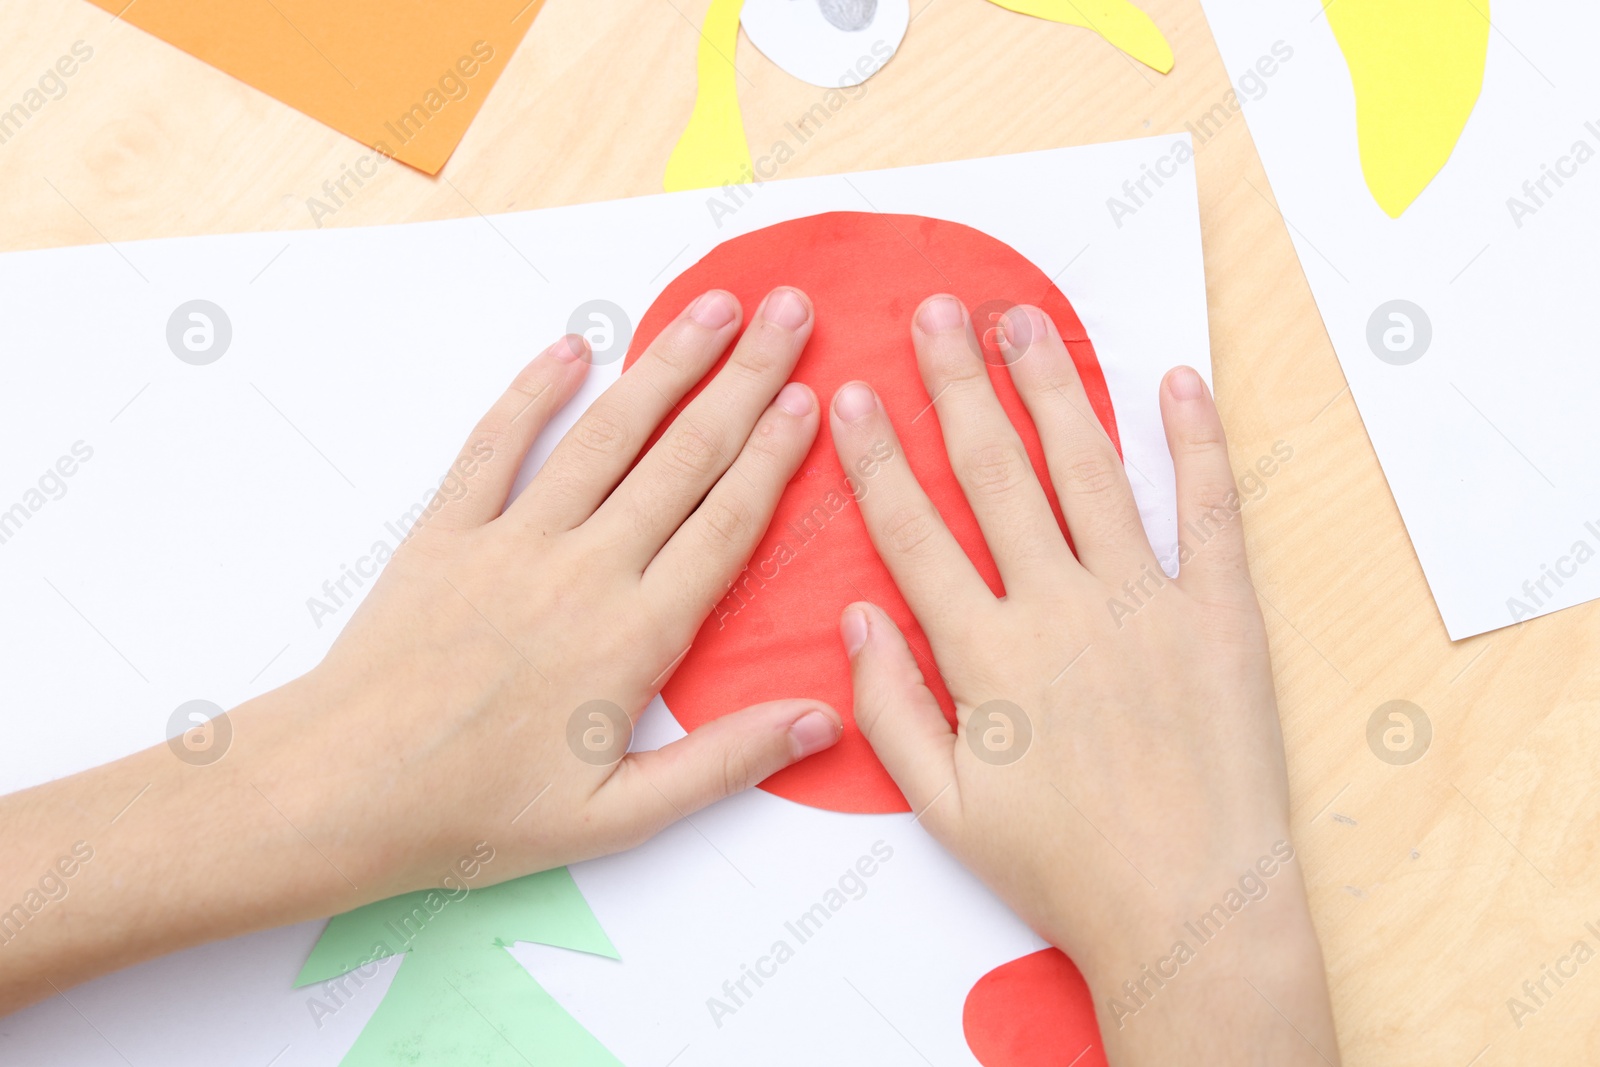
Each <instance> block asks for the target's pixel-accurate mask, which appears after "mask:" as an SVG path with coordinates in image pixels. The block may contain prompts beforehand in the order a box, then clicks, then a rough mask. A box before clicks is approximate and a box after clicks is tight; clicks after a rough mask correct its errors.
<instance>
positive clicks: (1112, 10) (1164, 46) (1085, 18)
mask: <svg viewBox="0 0 1600 1067" xmlns="http://www.w3.org/2000/svg"><path fill="white" fill-rule="evenodd" d="M990 2H991V3H994V4H998V5H1000V6H1001V7H1003V8H1005V9H1006V10H1007V11H1015V12H1017V13H1018V14H1019V15H1032V16H1033V17H1034V18H1040V19H1049V20H1050V21H1051V22H1064V23H1066V24H1067V25H1069V26H1082V27H1083V28H1084V29H1086V30H1093V31H1094V32H1095V33H1098V34H1099V35H1100V36H1102V37H1104V38H1105V39H1106V40H1108V41H1110V42H1111V43H1112V44H1113V45H1115V46H1116V47H1117V49H1119V50H1120V51H1123V52H1126V53H1127V54H1128V55H1130V56H1132V57H1133V58H1134V59H1137V60H1138V61H1139V62H1141V63H1143V64H1144V65H1145V66H1147V67H1150V68H1152V69H1154V70H1158V71H1160V72H1161V73H1162V74H1166V73H1167V72H1168V71H1170V70H1172V46H1171V45H1170V44H1168V43H1167V39H1166V37H1164V36H1162V33H1161V31H1160V30H1158V29H1156V24H1155V23H1154V22H1152V21H1150V16H1149V15H1146V14H1145V13H1144V12H1143V11H1140V10H1139V9H1138V8H1136V7H1134V6H1133V5H1132V4H1130V3H1129V2H1128V0H990ZM1397 2H1398V0H1397Z"/></svg>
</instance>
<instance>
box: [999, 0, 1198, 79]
mask: <svg viewBox="0 0 1600 1067" xmlns="http://www.w3.org/2000/svg"><path fill="white" fill-rule="evenodd" d="M990 3H993V4H998V5H999V6H1001V7H1003V8H1005V9H1006V10H1007V11H1015V12H1017V13H1018V14H1020V15H1032V16H1033V17H1034V18H1040V19H1049V20H1050V21H1051V22H1063V23H1066V24H1067V25H1069V26H1082V27H1083V28H1084V29H1087V30H1093V31H1094V32H1095V33H1098V34H1099V35H1100V36H1102V37H1104V38H1105V39H1106V40H1107V41H1110V42H1111V44H1112V45H1113V46H1115V47H1116V48H1118V49H1119V50H1121V51H1123V52H1126V53H1127V54H1128V55H1130V56H1132V57H1133V58H1134V59H1137V60H1138V61H1139V62H1141V63H1143V64H1144V65H1145V66H1147V67H1150V68H1152V69H1154V70H1158V71H1160V72H1161V73H1162V74H1166V73H1168V72H1169V71H1171V70H1172V46H1171V45H1170V44H1168V43H1167V39H1166V37H1165V36H1163V35H1162V33H1161V31H1160V30H1159V29H1157V28H1156V24H1155V23H1154V22H1152V21H1151V20H1150V16H1149V15H1146V14H1145V13H1144V12H1143V11H1140V10H1139V9H1138V8H1136V7H1134V6H1133V5H1132V4H1131V3H1129V2H1128V0H990Z"/></svg>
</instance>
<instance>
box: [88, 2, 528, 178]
mask: <svg viewBox="0 0 1600 1067" xmlns="http://www.w3.org/2000/svg"><path fill="white" fill-rule="evenodd" d="M91 2H92V3H94V4H95V5H97V6H99V7H102V8H105V9H106V10H107V11H110V12H112V13H114V14H120V15H121V17H122V21H124V22H129V23H132V24H133V25H135V26H137V27H139V28H140V29H142V30H144V31H145V32H146V33H149V34H152V35H154V36H156V37H159V38H161V39H162V40H164V41H166V42H167V43H168V44H172V45H176V46H177V47H178V48H181V49H183V50H184V51H185V52H188V53H189V54H190V55H192V56H194V57H196V58H197V59H200V60H203V61H204V62H206V63H209V64H211V65H212V66H213V67H216V68H217V69H219V70H221V71H224V72H226V73H228V74H231V75H233V76H234V77H235V78H238V79H239V80H240V81H242V82H244V83H246V84H247V85H252V86H254V87H255V88H257V89H260V90H261V91H262V92H264V93H267V94H268V95H270V96H274V97H277V98H278V99H279V100H281V101H283V102H284V103H286V104H288V105H289V106H290V107H293V108H296V109H298V110H300V111H303V112H305V113H306V114H307V115H310V116H311V117H312V118H314V119H316V120H318V121H319V122H323V123H326V124H327V125H329V126H332V127H333V128H334V129H336V130H338V131H339V132H340V133H343V134H346V135H348V136H350V137H354V138H355V139H356V140H358V141H360V142H362V143H363V144H366V145H369V146H371V147H373V148H376V149H377V150H378V151H380V152H382V153H383V154H384V155H386V156H392V157H393V158H395V159H398V160H400V161H401V162H402V163H409V164H410V165H411V166H413V167H416V168H417V169H419V170H423V171H426V172H427V173H429V174H437V173H438V172H439V168H441V167H443V166H444V164H445V161H446V160H448V159H449V158H450V153H452V152H454V151H455V149H456V145H458V144H460V143H461V138H462V137H464V136H466V132H467V127H468V125H470V124H471V122H472V119H473V117H474V116H476V115H477V113H478V108H480V107H482V106H483V101H484V99H485V98H486V97H487V96H488V95H489V89H490V87H491V86H493V85H494V83H495V79H497V78H498V77H499V76H500V72H501V71H502V70H503V69H504V68H505V65H506V61H507V60H509V59H510V58H511V53H512V52H514V51H516V48H517V45H518V44H519V43H521V41H522V37H523V34H525V33H527V31H528V27H529V26H530V25H531V24H532V23H533V18H534V16H535V15H536V14H538V11H539V7H540V5H541V4H542V3H543V0H448V2H443V3H427V2H420V0H406V2H396V0H336V2H329V0H205V2H203V3H196V2H195V0H132V2H130V0H91ZM346 191H347V192H348V191H349V190H348V189H347V190H346Z"/></svg>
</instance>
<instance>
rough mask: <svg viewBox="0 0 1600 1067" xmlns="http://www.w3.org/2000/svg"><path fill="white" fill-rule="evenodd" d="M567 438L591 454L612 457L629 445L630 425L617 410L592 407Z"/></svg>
mask: <svg viewBox="0 0 1600 1067" xmlns="http://www.w3.org/2000/svg"><path fill="white" fill-rule="evenodd" d="M567 439H568V440H570V441H572V442H573V444H575V445H577V446H578V447H579V448H581V449H583V450H584V451H585V452H588V453H590V454H591V455H594V456H599V457H602V458H610V457H612V456H615V455H617V454H618V453H620V452H621V451H622V450H623V449H624V448H626V447H627V444H628V427H627V425H626V424H625V423H624V422H623V421H622V419H621V418H620V417H618V415H617V414H616V413H615V412H612V411H608V410H605V409H602V408H590V409H589V410H588V412H586V413H585V414H584V416H583V417H582V418H581V419H579V420H578V422H577V424H576V425H575V426H573V427H572V431H571V433H570V434H568V438H567Z"/></svg>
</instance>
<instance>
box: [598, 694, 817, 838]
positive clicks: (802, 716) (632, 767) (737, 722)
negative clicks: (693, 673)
mask: <svg viewBox="0 0 1600 1067" xmlns="http://www.w3.org/2000/svg"><path fill="white" fill-rule="evenodd" d="M843 732H844V726H843V725H842V723H841V722H840V720H839V713H838V712H836V711H834V710H833V709H832V708H830V707H828V705H826V704H821V703H818V702H817V701H815V700H774V701H770V702H768V703H766V704H755V705H752V706H751V707H748V708H744V709H743V710H741V711H736V712H733V713H732V714H730V715H724V716H722V717H721V718H719V719H713V720H711V721H710V722H708V723H705V724H704V725H702V726H700V727H698V728H696V729H695V730H693V731H691V732H690V734H689V736H687V737H681V738H679V739H678V740H676V741H674V742H672V743H671V744H670V745H665V746H663V747H662V748H659V749H657V750H655V751H654V752H630V753H629V754H628V755H627V756H626V757H625V758H624V759H623V760H622V763H621V765H620V766H619V767H618V768H617V770H618V772H619V773H617V774H614V775H612V777H611V778H610V779H609V780H608V781H607V782H606V785H605V786H604V787H603V788H602V790H601V792H602V793H606V792H609V791H612V790H615V791H616V794H617V796H616V799H617V801H618V802H619V809H620V810H619V812H618V815H619V818H620V819H622V820H623V821H624V822H626V823H629V824H630V825H629V827H628V829H631V830H632V831H634V832H635V833H637V834H639V835H640V837H648V836H650V835H652V834H654V833H656V832H658V831H659V830H661V829H662V828H664V827H666V826H669V825H671V824H672V823H674V822H677V821H678V820H679V819H681V818H683V817H684V816H685V815H691V814H693V813H694V812H696V811H699V810H700V809H701V808H703V807H706V806H707V805H709V804H714V803H715V802H717V801H719V800H721V799H722V798H723V797H726V796H731V795H732V794H734V793H740V792H743V791H744V790H746V789H748V788H750V787H751V786H753V785H755V784H756V783H757V782H760V781H762V780H763V779H765V778H767V777H769V776H771V775H773V774H776V773H777V772H778V771H781V770H783V769H784V768H785V767H787V766H789V765H790V764H792V763H798V762H799V761H800V760H803V759H805V758H806V757H807V756H810V755H814V754H816V753H818V752H821V751H822V750H823V749H826V748H832V747H833V746H834V745H835V744H836V743H837V742H838V740H839V736H840V735H841V734H842V733H843ZM634 824H637V825H634ZM624 836H627V837H632V836H633V834H630V833H627V832H625V833H624Z"/></svg>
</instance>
